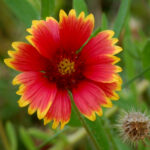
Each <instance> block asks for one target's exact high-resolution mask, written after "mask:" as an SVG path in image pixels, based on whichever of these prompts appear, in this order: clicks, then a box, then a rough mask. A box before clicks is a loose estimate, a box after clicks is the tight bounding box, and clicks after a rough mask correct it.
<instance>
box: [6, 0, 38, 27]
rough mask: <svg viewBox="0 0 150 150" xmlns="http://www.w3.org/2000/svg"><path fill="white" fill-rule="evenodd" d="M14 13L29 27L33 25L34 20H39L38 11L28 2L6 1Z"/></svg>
mask: <svg viewBox="0 0 150 150" xmlns="http://www.w3.org/2000/svg"><path fill="white" fill-rule="evenodd" d="M4 1H5V2H6V4H7V5H8V6H9V7H10V9H11V10H12V12H13V13H14V14H15V15H16V16H17V17H18V19H20V20H21V21H22V22H23V23H24V24H25V25H26V26H27V27H29V26H30V25H31V22H32V20H34V19H39V13H38V11H37V10H36V9H35V8H34V7H33V6H32V5H31V4H30V3H29V2H28V1H27V0H4Z"/></svg>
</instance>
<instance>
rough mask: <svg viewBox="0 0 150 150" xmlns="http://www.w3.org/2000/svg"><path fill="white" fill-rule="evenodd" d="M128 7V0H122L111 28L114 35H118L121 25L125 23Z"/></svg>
mask: <svg viewBox="0 0 150 150" xmlns="http://www.w3.org/2000/svg"><path fill="white" fill-rule="evenodd" d="M129 7H130V0H122V2H121V5H120V8H119V12H118V15H117V17H116V20H115V23H114V28H113V29H114V31H115V37H117V38H118V37H119V35H120V32H121V30H122V28H123V25H124V24H125V21H126V17H127V14H128V11H129Z"/></svg>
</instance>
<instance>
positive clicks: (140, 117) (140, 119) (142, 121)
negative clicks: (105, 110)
mask: <svg viewBox="0 0 150 150" xmlns="http://www.w3.org/2000/svg"><path fill="white" fill-rule="evenodd" d="M118 123H119V124H118V125H117V126H118V127H119V129H120V134H121V137H122V138H123V140H124V141H129V142H133V143H134V142H137V141H139V140H144V139H145V138H147V137H149V133H150V120H149V118H148V117H147V116H146V115H145V114H143V113H141V112H129V113H127V112H125V115H124V117H122V118H121V119H120V120H119V122H118Z"/></svg>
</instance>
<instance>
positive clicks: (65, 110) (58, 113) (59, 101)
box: [44, 90, 71, 129]
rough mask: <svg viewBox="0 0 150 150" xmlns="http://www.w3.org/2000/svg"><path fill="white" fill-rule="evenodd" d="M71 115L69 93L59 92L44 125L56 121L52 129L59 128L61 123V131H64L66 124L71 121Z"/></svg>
mask: <svg viewBox="0 0 150 150" xmlns="http://www.w3.org/2000/svg"><path fill="white" fill-rule="evenodd" d="M70 114H71V102H70V99H69V96H68V93H67V91H61V90H59V91H58V92H57V95H56V98H55V100H54V101H53V103H52V106H51V107H50V109H49V111H48V113H47V114H46V116H45V118H44V124H47V123H48V122H50V121H51V120H54V122H53V126H52V128H53V129H55V128H57V126H58V125H59V122H61V129H63V128H64V126H65V124H66V123H67V122H68V121H69V120H70Z"/></svg>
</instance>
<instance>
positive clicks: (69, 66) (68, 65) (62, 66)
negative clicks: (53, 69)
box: [58, 58, 75, 75]
mask: <svg viewBox="0 0 150 150" xmlns="http://www.w3.org/2000/svg"><path fill="white" fill-rule="evenodd" d="M58 71H59V72H60V74H61V75H71V74H72V73H73V72H75V62H74V61H70V59H67V58H64V59H63V60H62V61H60V63H59V64H58Z"/></svg>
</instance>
